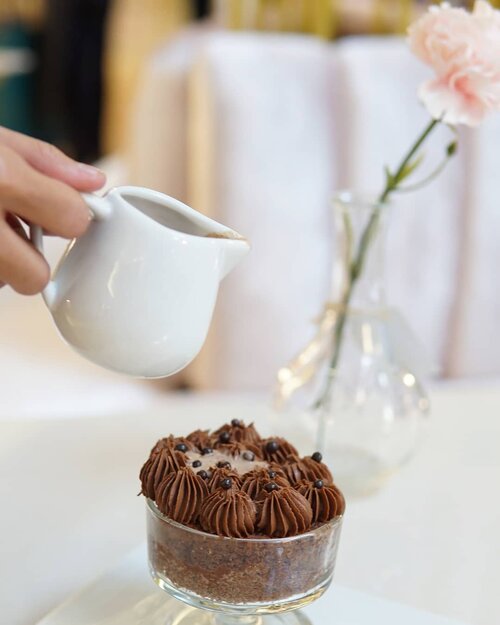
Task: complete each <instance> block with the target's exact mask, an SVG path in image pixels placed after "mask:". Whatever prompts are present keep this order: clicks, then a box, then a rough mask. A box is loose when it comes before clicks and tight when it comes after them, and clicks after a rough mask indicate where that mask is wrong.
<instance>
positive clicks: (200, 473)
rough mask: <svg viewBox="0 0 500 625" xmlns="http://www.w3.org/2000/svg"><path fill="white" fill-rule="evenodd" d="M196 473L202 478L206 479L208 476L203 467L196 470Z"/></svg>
mask: <svg viewBox="0 0 500 625" xmlns="http://www.w3.org/2000/svg"><path fill="white" fill-rule="evenodd" d="M196 475H199V476H200V477H201V479H202V480H206V479H207V478H208V473H207V472H206V471H205V470H204V469H202V470H201V471H198V473H197V474H196Z"/></svg>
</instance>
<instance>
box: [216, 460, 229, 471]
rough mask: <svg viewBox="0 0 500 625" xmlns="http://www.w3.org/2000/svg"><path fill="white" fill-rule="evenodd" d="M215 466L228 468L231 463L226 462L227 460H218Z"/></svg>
mask: <svg viewBox="0 0 500 625" xmlns="http://www.w3.org/2000/svg"><path fill="white" fill-rule="evenodd" d="M217 466H218V467H219V469H230V468H231V463H230V462H228V461H227V460H221V461H220V462H218V463H217Z"/></svg>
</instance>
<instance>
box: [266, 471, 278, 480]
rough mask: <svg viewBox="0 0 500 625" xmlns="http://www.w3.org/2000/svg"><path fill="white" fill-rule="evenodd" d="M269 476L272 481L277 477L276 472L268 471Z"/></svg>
mask: <svg viewBox="0 0 500 625" xmlns="http://www.w3.org/2000/svg"><path fill="white" fill-rule="evenodd" d="M267 474H268V475H269V477H270V478H271V479H272V480H274V478H275V477H276V471H268V472H267Z"/></svg>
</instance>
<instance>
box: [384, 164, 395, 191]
mask: <svg viewBox="0 0 500 625" xmlns="http://www.w3.org/2000/svg"><path fill="white" fill-rule="evenodd" d="M384 172H385V186H386V188H387V187H389V188H392V187H393V186H394V183H395V182H396V179H395V178H394V176H393V175H392V173H391V170H390V169H389V168H388V167H387V165H384Z"/></svg>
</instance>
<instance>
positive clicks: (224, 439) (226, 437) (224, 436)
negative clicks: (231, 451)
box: [219, 431, 231, 443]
mask: <svg viewBox="0 0 500 625" xmlns="http://www.w3.org/2000/svg"><path fill="white" fill-rule="evenodd" d="M230 440H231V434H230V433H229V432H227V431H224V432H221V433H220V434H219V441H220V442H221V443H229V441H230Z"/></svg>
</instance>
